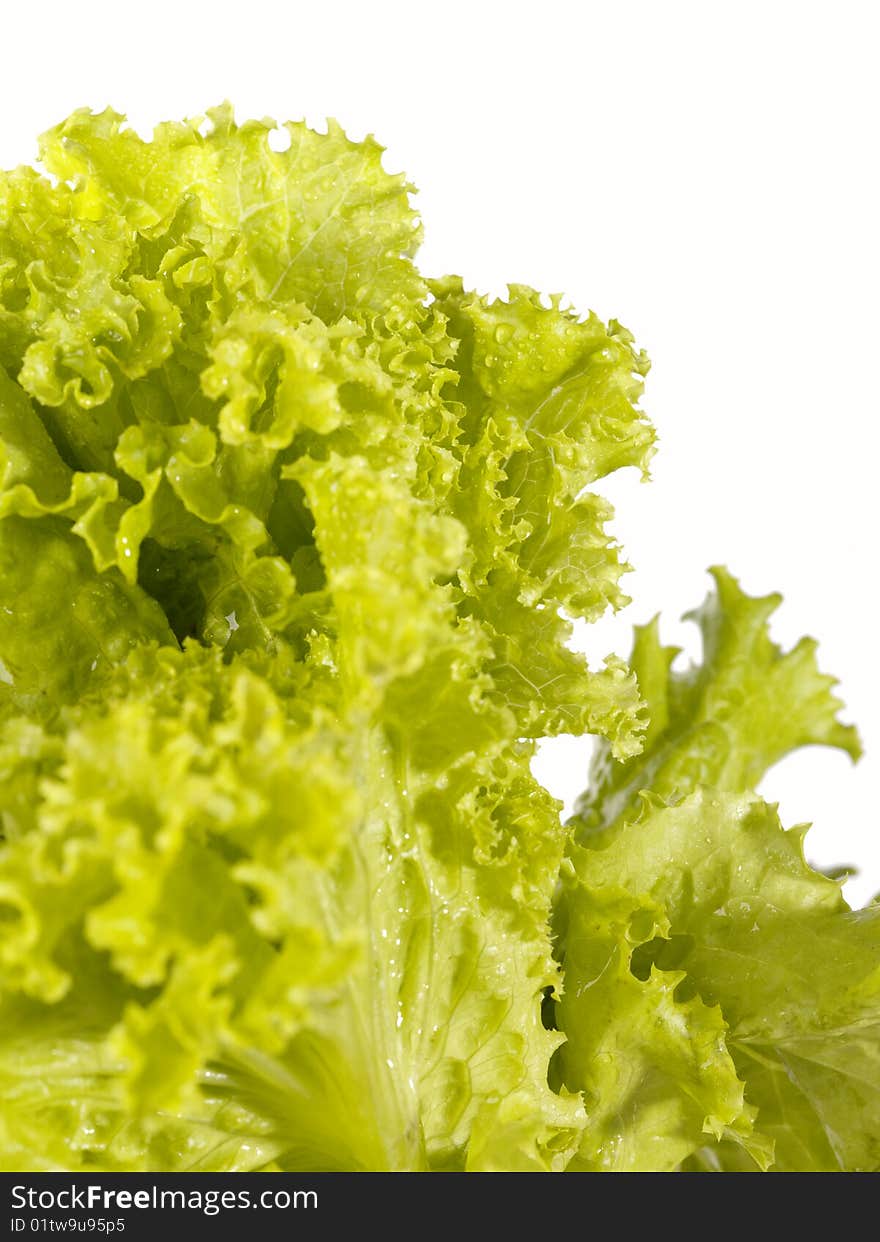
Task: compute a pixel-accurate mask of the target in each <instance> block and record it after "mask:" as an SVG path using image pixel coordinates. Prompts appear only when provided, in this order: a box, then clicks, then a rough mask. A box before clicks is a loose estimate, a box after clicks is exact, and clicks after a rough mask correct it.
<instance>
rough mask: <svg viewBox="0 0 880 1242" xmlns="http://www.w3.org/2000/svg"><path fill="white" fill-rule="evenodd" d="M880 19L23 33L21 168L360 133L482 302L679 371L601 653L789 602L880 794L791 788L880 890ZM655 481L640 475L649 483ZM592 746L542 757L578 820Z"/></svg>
mask: <svg viewBox="0 0 880 1242" xmlns="http://www.w3.org/2000/svg"><path fill="white" fill-rule="evenodd" d="M878 12H880V10H878V7H877V6H876V5H874V4H873V3H871V2H870V0H865V3H854V2H847V0H834V2H833V3H824V4H816V3H811V2H810V0H799V2H793V3H785V2H780V0H776V2H774V0H762V2H761V3H757V4H756V3H751V2H744V0H738V2H737V3H720V2H716V3H707V2H706V0H697V2H689V3H681V2H675V0H672V2H670V0H664V2H663V3H660V2H656V0H655V2H649V3H636V2H634V0H629V2H626V3H616V4H612V3H594V2H592V0H580V2H577V3H552V2H546V0H545V2H544V3H534V2H530V3H515V2H513V3H512V2H510V0H508V2H507V3H495V2H485V0H469V2H467V3H462V2H461V0H444V2H442V3H431V4H422V3H418V2H417V0H409V2H408V3H391V2H388V0H373V2H366V3H355V2H352V3H330V2H327V0H325V2H324V3H314V2H311V0H310V2H309V3H306V4H299V3H295V2H289V0H288V2H286V3H275V4H269V3H264V2H262V0H248V3H237V4H234V5H233V4H229V5H224V4H223V3H218V2H217V0H215V2H214V3H210V4H203V3H184V2H183V0H180V2H179V3H167V0H161V2H159V0H145V2H144V3H142V4H138V5H131V4H125V3H120V2H119V0H117V2H116V3H98V2H94V0H93V2H91V3H89V2H88V0H79V2H78V3H76V4H70V3H67V2H66V0H65V3H63V4H61V3H49V4H47V3H45V2H44V3H42V4H39V5H37V4H28V5H18V4H14V5H10V6H7V7H6V9H5V10H4V14H3V23H2V29H3V43H4V56H3V74H2V77H0V163H2V166H4V167H9V166H11V165H13V164H16V163H19V162H27V161H30V160H31V159H32V158H33V156H34V153H35V142H34V140H35V137H36V135H37V133H39V132H40V131H41V130H43V129H45V128H47V127H48V126H49V125H51V124H53V123H55V122H57V121H59V120H61V119H62V118H63V117H64V116H66V115H67V113H68V112H69V111H71V110H72V109H73V108H74V107H79V106H83V105H88V106H91V107H93V108H102V107H104V106H105V105H106V104H108V103H109V104H112V105H113V106H114V107H115V108H117V109H118V110H120V111H123V112H127V113H128V115H129V117H130V118H131V120H132V122H133V123H134V124H135V125H136V126H137V127H138V128H139V129H142V130H145V131H146V130H148V129H149V127H150V126H151V125H152V124H153V123H154V122H155V121H158V120H162V119H168V118H172V117H181V116H185V115H194V114H199V113H201V112H203V111H204V109H205V108H206V107H208V106H210V105H212V104H214V103H216V102H219V101H220V100H221V99H223V98H224V97H229V98H231V99H232V100H233V102H234V103H235V105H236V107H237V109H238V113H239V116H240V117H241V118H244V117H246V116H250V115H256V116H263V115H265V114H269V115H273V116H275V117H276V118H278V119H286V118H288V117H290V118H299V117H301V116H305V117H307V118H308V119H309V120H311V121H313V122H320V121H321V119H322V118H324V117H325V116H327V115H328V114H332V115H335V116H337V117H338V118H339V119H340V121H342V123H343V124H344V125H345V126H346V128H348V130H349V132H350V133H352V135H353V136H356V137H357V136H361V135H363V134H364V133H365V132H367V131H368V130H372V131H374V132H375V133H376V134H377V136H378V137H379V138H380V139H381V141H383V142H384V143H385V145H386V146H387V147H388V155H387V157H386V165H387V166H388V167H389V168H392V169H395V170H396V169H398V168H404V169H406V170H407V172H408V173H409V174H410V176H411V178H412V179H413V180H414V181H415V182H416V184H417V185H418V186H419V187H420V188H421V195H420V200H419V202H420V207H421V210H422V213H423V216H424V218H425V223H426V233H427V240H426V243H425V247H424V250H423V253H422V264H423V266H424V268H425V269H426V270H428V271H429V272H431V273H441V272H445V271H457V272H459V273H461V274H462V275H463V276H464V277H465V279H466V281H467V282H468V283H469V284H471V285H473V286H476V287H478V288H480V289H482V290H487V291H493V292H501V291H502V290H503V287H504V284H505V282H506V281H508V280H519V281H525V282H527V283H529V284H532V285H535V286H536V287H538V288H539V289H543V290H560V291H564V292H565V293H566V294H567V295H568V296H569V297H570V298H571V300H572V302H573V303H574V304H575V305H576V306H577V307H579V308H580V309H583V310H586V309H589V308H592V309H595V310H596V311H597V312H598V313H600V314H601V315H602V316H603V317H606V318H607V317H610V316H616V317H619V318H620V319H621V320H622V321H623V322H624V323H625V324H627V326H629V327H631V328H632V330H633V331H634V332H635V333H636V335H637V338H638V340H639V342H640V343H641V344H642V345H644V346H645V347H646V348H647V349H648V351H649V353H650V355H651V357H652V358H653V360H654V369H653V371H652V372H651V375H650V377H649V385H648V392H647V396H646V406H647V408H648V410H649V412H650V414H651V416H652V418H653V419H654V421H655V423H656V425H657V427H658V429H659V433H660V437H661V445H660V452H659V454H658V456H657V458H656V459H655V467H654V482H653V483H652V484H651V485H650V486H648V487H642V486H640V485H639V484H638V482H637V481H636V480H635V479H634V478H630V477H626V476H622V477H620V478H619V479H615V480H613V481H612V485H611V486H609V488H608V493H609V494H610V495H611V497H612V499H613V500H614V501H615V503H617V504H618V505H619V514H620V516H619V520H618V523H617V533H618V535H619V538H620V539H621V541H622V542H623V544H624V546H625V548H626V550H627V552H628V555H629V558H630V560H631V561H632V563H633V564H634V565H635V566H636V567H637V568H636V571H635V572H634V573H633V574H632V575H631V576H630V577H629V579H628V589H629V591H630V593H631V594H632V595H633V596H634V597H635V599H636V603H635V604H634V605H633V606H631V607H630V608H629V609H627V610H626V611H625V612H624V613H622V614H620V615H618V616H617V617H616V618H611V619H609V620H608V621H607V622H602V623H600V624H599V625H598V626H596V627H594V628H593V629H592V630H591V631H590V632H589V633H588V634H586V633H585V634H582V635H579V641H581V642H582V645H583V646H584V648H585V649H586V650H588V651H589V652H590V654H591V655H593V656H596V657H599V656H601V655H604V654H605V652H606V651H607V650H609V649H611V648H616V649H618V650H620V651H621V652H623V653H625V652H626V651H627V650H628V643H629V629H630V625H631V623H632V621H638V620H644V619H646V618H647V617H649V616H650V615H651V614H652V613H653V612H655V611H656V610H658V609H662V610H663V613H664V616H665V618H666V634H667V636H668V637H669V638H671V639H672V640H674V641H676V642H679V643H683V644H685V645H686V647H687V649H688V650H690V651H692V652H695V651H696V646H695V643H694V635H693V634H690V633H689V630H690V629H692V628H693V627H688V626H682V625H680V624H679V623H678V621H677V617H678V615H679V614H680V613H681V612H682V611H684V610H685V609H687V608H689V607H691V606H692V605H694V604H695V603H697V602H698V601H699V600H700V598H701V597H702V595H703V594H704V592H705V590H706V587H707V578H706V576H705V572H704V571H705V567H706V566H708V565H709V564H712V563H714V562H725V563H726V564H728V565H729V566H730V568H731V569H732V570H734V572H736V573H737V574H739V575H740V577H741V579H742V581H743V584H744V586H745V587H746V589H748V590H749V591H750V592H752V593H759V592H761V593H763V592H766V591H770V590H776V589H778V590H781V591H782V592H784V594H785V597H786V602H785V604H784V606H783V608H782V609H781V611H780V612H779V614H778V619H777V621H776V623H775V634H776V636H777V637H778V638H779V639H780V640H783V641H784V642H786V643H789V642H792V641H794V640H796V639H797V638H798V637H799V636H800V634H802V633H803V632H805V631H809V632H812V633H814V634H815V635H816V636H817V637H819V638H820V640H821V649H820V654H821V661H822V664H823V667H825V668H826V669H827V670H829V671H833V672H834V673H836V675H837V676H838V677H840V679H841V693H842V694H843V697H844V698H845V700H846V702H847V705H848V718H851V719H854V720H857V721H858V723H859V724H860V725H861V728H862V731H863V736H864V741H865V747H866V755H865V758H864V759H863V761H862V763H861V764H860V765H859V766H858V768H857V769H855V770H853V769H852V768H851V766H850V764H849V761H848V760H847V759H846V758H845V757H843V756H841V755H838V754H834V753H830V752H826V751H822V750H815V749H813V750H810V751H805V752H801V753H800V754H799V755H797V756H795V757H793V758H791V759H789V760H787V761H786V762H785V763H784V764H782V765H781V766H780V767H779V768H778V769H777V770H776V772H775V773H774V774H773V775H772V776H771V777H770V778H769V779H768V780H767V781H766V784H765V787H764V792H765V793H767V794H768V795H769V796H771V797H772V798H774V799H777V798H778V799H779V801H780V804H781V811H782V815H783V818H784V820H785V821H786V822H788V823H794V822H798V821H802V820H809V819H812V820H813V821H814V823H815V828H814V831H813V832H812V833H811V835H810V837H809V839H808V843H809V848H810V852H811V855H812V857H813V858H814V859H816V860H818V861H820V862H822V863H838V862H856V863H858V864H859V865H860V867H861V868H862V875H861V877H860V878H859V879H857V880H854V881H851V882H850V884H849V886H848V893H849V896H850V899H851V900H853V901H856V902H859V901H862V900H865V899H867V898H868V897H869V896H870V895H871V894H872V893H873V892H875V891H876V890H877V889H878V888H880V824H878V819H880V814H878V809H877V804H878V799H877V789H878V775H880V768H878V753H880V707H878V699H880V677H878V616H880V608H878V604H880V600H878V585H877V560H878V558H877V553H876V541H877V533H878V529H880V523H878V499H877V493H878V486H877V481H876V480H877V468H878V448H880V443H878V430H877V422H878V400H877V379H876V375H875V371H876V367H877V362H878V356H880V309H878V306H880V302H878V299H880V246H878V235H880V193H878V180H877V164H878V160H877V156H878V141H877V139H878V134H877V129H878V119H880V89H878V85H877V83H878V73H877V63H876V53H877V47H878V42H877V34H878V29H877V25H878V23H877V14H878ZM628 473H629V474H631V473H632V472H628ZM588 750H589V743H588V742H586V741H584V740H574V739H561V740H559V741H555V742H553V743H550V744H549V745H547V746H546V747H545V748H544V750H543V753H542V754H541V756H540V758H539V760H538V766H539V768H540V772H541V775H542V777H543V778H544V779H545V780H546V781H547V783H548V784H549V785H550V787H551V788H552V789H553V790H554V791H555V792H557V793H558V794H559V795H560V796H563V797H565V798H567V799H569V800H570V799H571V798H572V797H573V795H574V794H575V793H576V792H577V790H578V789H579V787H580V785H581V784H582V782H583V772H584V769H585V765H586V757H587V754H588Z"/></svg>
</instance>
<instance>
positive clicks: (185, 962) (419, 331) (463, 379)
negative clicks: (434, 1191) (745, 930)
mask: <svg viewBox="0 0 880 1242" xmlns="http://www.w3.org/2000/svg"><path fill="white" fill-rule="evenodd" d="M273 128H274V126H273V123H272V122H269V121H260V122H248V123H246V124H244V125H241V126H239V125H237V124H236V123H235V121H234V119H233V117H232V113H231V110H230V109H229V108H228V107H224V108H220V109H217V110H215V111H213V112H212V113H210V114H209V115H208V117H207V118H206V121H205V122H204V123H203V122H202V121H201V120H200V119H198V120H195V121H192V122H185V123H182V124H169V125H163V126H159V127H158V128H157V130H156V132H155V134H154V135H153V138H152V140H151V141H144V140H143V139H141V138H140V137H138V136H137V135H136V134H135V133H134V132H133V131H131V130H129V129H127V128H126V127H125V125H124V123H123V119H122V118H121V117H119V116H118V115H116V114H114V113H112V112H105V113H103V114H100V115H97V116H96V115H92V114H91V113H87V112H79V113H75V114H74V115H73V116H72V117H71V118H69V119H68V121H66V122H65V123H64V124H62V125H61V126H59V127H57V128H56V129H55V130H53V131H52V132H51V133H49V134H47V135H46V136H45V137H44V138H43V140H42V145H41V156H42V160H43V164H44V166H45V168H46V170H47V171H48V173H49V174H50V175H51V180H50V179H49V178H47V177H43V176H41V175H39V174H38V173H35V172H33V171H31V170H25V171H19V172H16V173H12V174H8V175H5V176H4V177H3V178H2V179H0V196H2V197H0V205H2V208H3V209H2V210H0V365H2V368H3V369H2V371H0V569H2V574H0V593H2V605H3V614H2V615H0V660H2V661H3V663H2V665H0V669H2V677H0V694H2V696H3V697H2V699H0V709H2V734H0V764H2V772H3V783H2V792H0V814H2V825H3V835H4V840H3V842H2V845H0V894H2V896H0V901H2V903H3V904H2V915H3V917H2V919H0V960H2V963H3V983H2V990H0V1009H2V1011H3V1012H2V1022H0V1028H2V1030H3V1032H4V1034H3V1037H2V1041H0V1077H2V1081H3V1086H4V1095H5V1096H6V1097H7V1098H8V1099H9V1100H10V1102H11V1103H10V1107H9V1109H8V1110H7V1111H6V1112H5V1113H4V1119H3V1123H2V1124H3V1129H2V1131H0V1134H2V1153H3V1155H2V1159H3V1162H4V1167H7V1168H27V1167H40V1168H91V1169H101V1168H108V1169H129V1168H142V1169H161V1168H193V1169H242V1168H294V1169H296V1168H308V1169H311V1168H361V1169H370V1168H375V1169H383V1168H393V1169H404V1168H450V1169H464V1168H467V1169H561V1168H563V1167H565V1166H566V1164H567V1163H568V1162H569V1160H570V1158H571V1156H572V1155H573V1154H574V1152H575V1149H576V1147H577V1143H578V1137H579V1134H580V1131H581V1129H582V1126H583V1119H584V1114H583V1105H582V1100H581V1097H580V1095H579V1094H577V1093H570V1092H567V1091H565V1090H563V1091H558V1090H554V1089H553V1088H551V1086H550V1085H549V1083H548V1066H549V1063H550V1060H551V1057H552V1055H553V1053H554V1050H555V1049H556V1048H557V1047H558V1046H559V1044H560V1042H561V1039H562V1037H561V1035H560V1034H559V1033H558V1032H555V1031H552V1030H548V1029H547V1028H546V1027H545V1025H544V1023H543V1021H542V1005H543V1003H544V1001H545V998H546V996H547V995H548V994H549V993H551V992H553V991H554V990H558V989H559V988H560V986H561V979H560V972H559V967H558V965H557V964H556V963H555V961H554V960H553V956H552V946H551V939H550V932H549V924H548V920H549V914H550V906H551V900H552V894H553V890H554V886H555V883H556V878H557V875H558V872H559V866H560V863H561V860H562V857H563V854H564V850H565V842H566V831H565V829H564V827H563V826H562V825H561V823H560V820H559V807H558V804H557V803H556V802H555V801H554V800H553V799H552V798H550V797H549V795H547V793H546V792H545V791H544V790H543V789H542V788H541V787H540V785H538V784H537V782H536V781H535V780H534V778H533V777H532V775H531V771H530V760H531V757H532V754H533V748H534V742H535V739H537V738H539V737H541V736H544V735H545V734H546V733H552V732H558V731H560V730H566V731H569V732H572V731H574V732H585V731H592V732H599V733H601V734H602V735H603V736H605V737H607V739H608V741H609V744H610V746H611V748H612V750H613V753H614V754H615V755H619V756H632V755H633V754H635V753H636V751H637V749H638V746H639V739H640V736H641V734H642V732H643V730H644V727H645V721H644V715H643V704H642V700H641V697H640V695H639V692H638V688H637V685H636V681H635V677H634V676H633V674H632V673H631V671H630V670H629V669H628V668H627V666H626V665H625V664H624V663H623V661H620V660H614V659H612V660H610V661H609V662H608V664H607V665H606V666H605V667H604V668H600V669H591V668H590V667H588V665H587V663H586V661H585V659H584V658H583V657H582V656H580V655H576V654H574V653H572V652H571V651H569V649H568V647H567V639H568V636H569V633H570V620H569V618H571V617H575V616H591V617H592V616H595V615H598V614H599V613H600V612H601V611H602V610H603V609H604V608H605V607H607V606H608V605H612V606H617V605H618V604H619V603H620V602H622V598H623V597H622V596H621V594H620V592H619V589H618V587H617V582H618V579H619V576H620V574H621V573H622V572H623V569H624V568H625V566H624V565H623V563H622V561H621V559H620V557H619V553H618V550H617V548H616V545H615V544H614V542H613V539H612V538H611V537H610V535H609V534H608V531H607V523H608V521H609V518H610V516H611V513H610V509H609V507H608V506H607V504H606V503H605V502H604V501H602V500H601V498H600V497H599V496H598V495H595V494H593V493H590V494H585V492H584V488H585V487H586V486H588V485H592V484H593V483H594V482H596V481H597V480H599V479H601V477H603V476H604V475H605V474H607V473H608V472H609V471H610V470H612V469H615V468H617V467H619V466H623V465H634V466H637V467H638V468H640V469H644V467H645V465H646V462H647V459H648V454H649V452H650V447H651V439H652V432H651V429H650V427H649V426H648V424H647V422H646V420H645V418H644V416H643V415H642V413H641V412H640V410H639V409H638V399H639V396H640V393H641V381H642V376H643V375H644V372H645V370H646V368H647V363H646V361H645V359H644V356H643V355H641V354H640V353H638V352H637V351H636V350H635V349H634V347H633V344H632V339H631V337H630V336H629V334H628V333H626V331H625V330H624V329H622V328H620V326H619V325H617V324H612V325H609V326H608V327H606V326H605V325H603V324H602V323H600V322H599V320H598V319H597V318H596V317H595V316H589V317H588V318H586V319H581V318H579V317H578V316H577V315H575V314H574V313H573V312H571V311H567V310H564V309H562V308H561V306H560V305H559V303H558V301H556V302H553V303H551V304H550V305H548V306H545V305H542V304H541V302H540V300H539V298H538V296H537V294H535V293H533V292H532V291H531V290H526V289H523V288H521V287H514V288H512V289H511V293H510V300H509V301H508V302H503V303H501V302H495V303H491V304H489V303H486V302H483V301H481V300H480V299H478V298H473V297H470V296H469V295H466V294H465V293H464V291H463V290H462V288H461V285H460V283H459V282H456V281H454V280H452V281H445V282H439V283H438V284H437V285H436V286H433V287H432V286H429V284H428V283H426V282H425V281H424V280H423V278H422V277H421V276H420V275H419V273H418V271H417V269H416V268H415V266H414V264H413V262H412V254H413V251H414V248H415V245H416V243H417V240H418V235H419V225H418V220H417V217H416V216H415V213H414V212H413V209H412V206H411V203H410V195H409V187H408V185H407V184H406V182H405V181H404V179H403V178H401V177H400V176H396V175H391V174H389V173H387V172H386V171H385V170H384V169H383V167H382V163H381V154H382V153H381V149H380V148H379V147H378V145H377V144H376V143H375V142H374V140H372V139H367V140H365V141H364V142H362V143H354V142H351V141H349V140H348V139H347V138H346V137H345V136H344V135H343V134H342V132H341V131H340V130H339V129H338V127H336V126H335V125H331V126H330V127H329V129H328V132H327V133H326V134H323V135H320V134H316V133H313V132H312V131H310V130H309V129H307V128H306V127H305V126H303V125H293V124H291V125H289V126H287V136H288V138H289V144H288V146H287V149H286V150H285V151H276V150H273V149H272V146H270V143H269V134H270V132H271V131H272V129H273ZM276 145H277V144H276ZM492 340H495V341H497V346H492V345H491V341H492ZM517 394H518V395H517ZM548 514H552V515H553V517H552V520H551V521H549V522H548V521H547V520H546V515H548ZM566 545H570V546H571V548H572V549H573V548H574V547H575V545H576V546H577V549H578V550H577V554H576V557H575V556H574V553H573V552H572V554H571V555H569V554H568V553H567V552H566ZM7 618H8V619H7ZM536 622H537V624H536ZM46 1136H51V1140H50V1141H47V1139H46Z"/></svg>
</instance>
